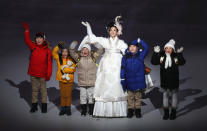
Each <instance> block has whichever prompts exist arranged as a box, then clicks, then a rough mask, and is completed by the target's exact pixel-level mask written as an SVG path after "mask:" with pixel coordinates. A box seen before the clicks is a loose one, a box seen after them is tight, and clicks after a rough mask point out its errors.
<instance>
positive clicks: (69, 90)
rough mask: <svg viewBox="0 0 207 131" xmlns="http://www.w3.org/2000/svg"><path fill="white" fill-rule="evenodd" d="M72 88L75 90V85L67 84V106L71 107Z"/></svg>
mask: <svg viewBox="0 0 207 131" xmlns="http://www.w3.org/2000/svg"><path fill="white" fill-rule="evenodd" d="M72 88H73V83H67V85H66V106H71V101H72V95H71V94H72Z"/></svg>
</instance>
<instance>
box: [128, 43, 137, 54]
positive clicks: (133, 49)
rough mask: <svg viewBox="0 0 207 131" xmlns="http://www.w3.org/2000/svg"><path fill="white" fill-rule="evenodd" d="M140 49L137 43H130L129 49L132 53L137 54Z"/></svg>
mask: <svg viewBox="0 0 207 131" xmlns="http://www.w3.org/2000/svg"><path fill="white" fill-rule="evenodd" d="M137 50H138V47H137V46H136V45H130V46H129V51H130V52H131V53H132V54H135V53H136V52H137Z"/></svg>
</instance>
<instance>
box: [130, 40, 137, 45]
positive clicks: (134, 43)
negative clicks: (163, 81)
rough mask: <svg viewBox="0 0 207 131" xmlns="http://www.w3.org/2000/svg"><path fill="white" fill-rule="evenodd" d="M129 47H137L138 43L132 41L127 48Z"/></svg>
mask: <svg viewBox="0 0 207 131" xmlns="http://www.w3.org/2000/svg"><path fill="white" fill-rule="evenodd" d="M130 45H135V46H138V42H137V40H133V41H132V42H131V43H130V44H129V46H130Z"/></svg>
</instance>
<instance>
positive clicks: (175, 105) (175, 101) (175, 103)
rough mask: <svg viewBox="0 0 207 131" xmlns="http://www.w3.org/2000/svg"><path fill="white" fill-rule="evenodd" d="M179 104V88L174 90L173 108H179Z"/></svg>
mask: <svg viewBox="0 0 207 131" xmlns="http://www.w3.org/2000/svg"><path fill="white" fill-rule="evenodd" d="M177 106H178V90H172V108H175V109H176V108H177Z"/></svg>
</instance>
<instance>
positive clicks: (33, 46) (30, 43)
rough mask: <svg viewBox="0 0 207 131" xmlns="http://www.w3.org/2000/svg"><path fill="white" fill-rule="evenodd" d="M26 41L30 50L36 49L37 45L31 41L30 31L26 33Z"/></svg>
mask: <svg viewBox="0 0 207 131" xmlns="http://www.w3.org/2000/svg"><path fill="white" fill-rule="evenodd" d="M24 40H25V42H26V44H27V46H28V47H29V49H30V50H33V49H34V48H35V43H34V42H32V41H31V39H30V34H29V31H27V30H26V31H25V32H24Z"/></svg>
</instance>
